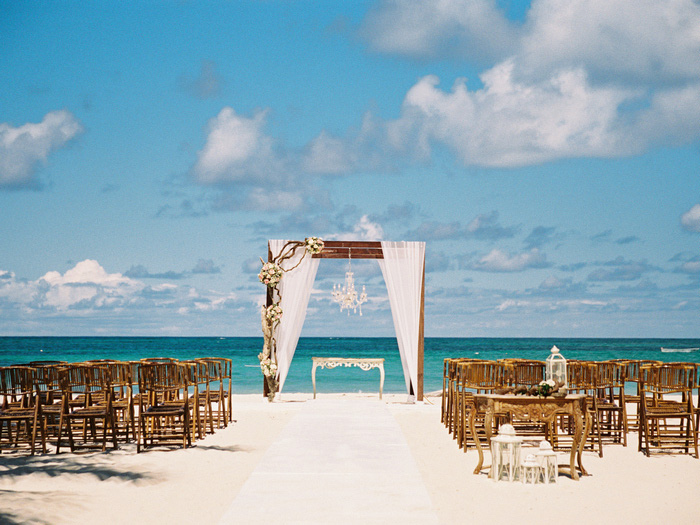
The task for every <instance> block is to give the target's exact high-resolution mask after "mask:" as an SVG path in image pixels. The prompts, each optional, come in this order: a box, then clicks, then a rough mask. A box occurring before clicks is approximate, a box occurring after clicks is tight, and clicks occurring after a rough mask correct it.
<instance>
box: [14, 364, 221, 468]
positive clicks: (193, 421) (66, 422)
mask: <svg viewBox="0 0 700 525" xmlns="http://www.w3.org/2000/svg"><path fill="white" fill-rule="evenodd" d="M231 368H232V364H231V360H230V359H226V358H219V357H211V358H198V359H194V360H189V361H178V360H177V359H173V358H146V359H142V360H140V361H129V362H123V361H113V360H95V361H87V362H83V363H65V362H57V361H40V362H32V363H28V364H27V365H18V366H10V367H0V400H1V401H0V452H2V451H3V450H6V449H7V450H12V451H15V450H18V449H20V448H25V449H27V450H29V451H30V453H31V454H34V453H35V451H36V449H37V447H40V450H41V452H43V453H46V450H47V447H46V444H47V441H51V440H53V443H54V444H55V447H56V453H59V452H60V450H61V448H65V447H66V446H69V447H70V450H71V451H74V450H76V449H78V448H83V447H87V448H94V447H97V448H100V449H102V450H103V451H104V450H106V446H107V442H108V441H109V442H110V443H111V445H112V446H113V447H114V448H117V447H118V443H119V442H120V441H122V442H130V441H135V442H136V448H137V452H140V451H141V450H142V449H143V448H145V447H149V446H154V445H160V444H178V445H179V444H181V445H182V446H183V447H188V446H190V445H191V444H192V442H193V441H194V440H195V439H198V438H199V439H201V438H203V437H204V436H205V434H206V433H213V432H214V431H215V429H216V428H224V427H226V426H227V425H228V424H229V423H230V422H231V421H232V415H233V414H232V406H231V401H232V388H231V387H232V384H231V382H232V376H231ZM66 441H67V442H66Z"/></svg>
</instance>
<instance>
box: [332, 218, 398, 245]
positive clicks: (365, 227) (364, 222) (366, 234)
mask: <svg viewBox="0 0 700 525" xmlns="http://www.w3.org/2000/svg"><path fill="white" fill-rule="evenodd" d="M323 238H324V239H335V240H339V241H380V240H382V239H383V238H384V230H383V228H382V226H381V225H380V224H378V223H376V222H373V221H371V220H370V219H369V217H368V216H367V215H363V216H362V217H360V220H359V221H357V222H356V223H355V224H354V225H353V227H352V232H343V233H332V234H328V235H324V236H323Z"/></svg>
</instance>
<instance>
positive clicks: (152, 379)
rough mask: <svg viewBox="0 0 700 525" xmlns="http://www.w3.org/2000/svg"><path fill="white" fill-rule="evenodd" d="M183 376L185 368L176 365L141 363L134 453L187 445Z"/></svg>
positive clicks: (188, 428) (186, 399) (187, 406)
mask: <svg viewBox="0 0 700 525" xmlns="http://www.w3.org/2000/svg"><path fill="white" fill-rule="evenodd" d="M187 375H188V372H187V368H186V367H185V366H183V365H180V364H178V363H142V364H141V366H140V367H139V396H138V397H139V415H138V439H137V441H136V452H137V453H138V452H141V449H144V448H146V447H152V446H157V445H161V444H162V445H174V444H181V445H182V446H183V448H186V447H188V446H191V444H192V435H191V426H190V425H191V423H190V401H189V395H188V389H189V385H188V381H187Z"/></svg>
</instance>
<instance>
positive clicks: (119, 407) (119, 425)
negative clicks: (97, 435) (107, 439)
mask: <svg viewBox="0 0 700 525" xmlns="http://www.w3.org/2000/svg"><path fill="white" fill-rule="evenodd" d="M101 363H103V366H105V367H106V368H107V369H108V370H109V374H110V380H111V381H110V387H111V389H112V392H111V394H112V395H111V402H112V409H113V411H114V427H115V431H116V432H117V438H119V436H121V435H123V436H124V441H125V442H126V443H129V439H130V438H129V433H131V438H132V439H133V440H134V441H136V423H135V420H136V418H135V414H134V396H133V379H132V375H131V374H132V367H131V363H129V362H122V361H107V360H105V361H102V362H101ZM104 402H105V401H104V400H100V401H99V402H98V404H103V403H104Z"/></svg>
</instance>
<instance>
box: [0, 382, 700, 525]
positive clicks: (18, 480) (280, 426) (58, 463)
mask: <svg viewBox="0 0 700 525" xmlns="http://www.w3.org/2000/svg"><path fill="white" fill-rule="evenodd" d="M310 398H311V395H305V394H294V395H286V394H285V395H283V396H282V401H281V402H275V403H268V402H267V401H266V400H265V399H263V398H262V397H261V396H258V395H250V396H234V412H235V413H234V419H236V423H235V424H233V425H230V426H229V427H228V428H226V429H224V430H218V431H217V432H216V433H215V434H213V435H209V436H208V437H207V438H206V439H204V440H199V441H197V443H196V447H193V448H191V449H187V450H181V449H177V450H156V449H154V450H149V451H147V452H145V453H142V454H136V450H135V446H134V445H126V446H122V447H121V449H120V450H118V451H114V452H107V453H104V454H102V453H85V454H70V453H61V454H60V455H58V456H57V455H54V454H47V455H37V456H35V457H33V458H32V457H29V456H27V455H24V454H23V455H8V454H3V455H2V456H0V523H10V524H11V523H50V524H64V523H76V524H78V523H80V524H82V523H106V524H121V523H125V524H126V523H129V524H135V523H171V524H179V523H182V524H185V523H202V524H208V523H218V522H219V520H220V519H221V518H222V516H224V515H225V514H226V513H227V511H228V510H229V509H230V508H231V507H232V504H233V502H234V500H235V499H236V496H237V495H238V494H239V492H241V489H242V488H243V487H244V485H245V484H246V481H247V480H248V479H249V478H252V477H253V476H252V474H253V473H254V472H256V467H258V465H264V464H265V463H266V461H265V458H266V452H268V449H269V450H270V451H271V453H272V451H273V450H279V448H278V447H277V446H275V447H271V446H272V445H273V444H275V443H276V441H277V439H278V437H280V436H281V435H282V436H284V434H283V430H284V429H285V428H286V427H287V424H288V423H290V422H293V418H294V417H295V416H297V415H298V414H300V412H302V410H301V409H302V408H303V407H305V406H306V407H307V409H309V408H313V407H310V405H309V403H312V401H311V399H310ZM348 398H351V399H353V400H357V399H363V400H366V402H373V403H380V401H379V400H378V399H377V398H376V396H374V397H370V396H364V395H350V396H343V395H327V394H326V395H322V396H321V395H320V396H319V399H320V400H321V399H333V400H337V401H338V402H339V403H340V402H342V400H343V399H348ZM428 399H429V400H430V398H428ZM404 401H405V396H392V395H385V396H384V400H383V403H386V406H387V408H388V411H387V412H386V413H387V417H390V416H393V418H394V420H395V422H396V423H397V424H398V427H399V428H400V429H401V430H402V431H403V435H404V437H405V440H406V443H407V444H408V447H409V449H410V453H411V455H412V457H413V460H415V465H416V466H417V469H418V476H420V477H422V482H423V484H424V487H425V489H426V490H427V493H428V495H429V498H430V501H431V502H432V512H434V514H435V515H437V517H438V519H439V521H440V522H441V523H445V524H451V523H486V522H489V523H499V522H505V521H506V520H507V521H512V522H514V523H516V522H517V523H536V522H540V523H541V522H548V521H558V522H559V521H565V522H567V523H603V524H605V523H635V524H646V523H649V524H652V523H661V522H669V523H674V524H685V523H687V524H691V523H693V524H694V523H698V522H699V521H700V497H698V491H699V490H700V460H697V459H695V458H692V457H690V456H652V457H651V458H647V457H645V456H644V455H642V454H641V453H639V452H637V436H636V434H630V435H629V444H628V446H627V448H624V447H622V446H607V447H605V449H604V454H605V456H604V457H603V458H599V457H598V455H597V454H596V453H593V452H586V453H584V458H583V461H584V466H585V467H586V469H587V470H588V472H589V473H590V474H591V476H587V477H583V478H582V479H581V481H578V482H576V481H573V480H570V479H569V478H568V477H565V476H560V477H559V481H558V483H557V484H556V485H550V486H534V487H533V486H525V485H521V484H506V483H494V482H492V481H490V480H489V479H488V478H487V477H486V476H485V475H479V476H475V475H473V474H472V471H473V469H474V467H475V465H476V461H477V453H476V451H475V450H474V449H470V450H469V452H467V453H464V452H462V451H461V450H459V449H458V448H457V446H456V444H455V442H454V441H453V440H452V438H451V436H450V435H449V434H448V433H447V431H446V429H445V428H444V427H443V426H442V424H441V423H440V407H439V398H433V399H432V401H433V403H435V404H434V405H431V404H429V403H426V404H415V405H409V404H406V403H404ZM319 406H320V405H319ZM305 412H308V410H305ZM338 412H339V413H342V403H341V404H339V405H338ZM564 456H566V455H562V458H563V457H564ZM268 458H269V456H268ZM487 461H488V459H487ZM562 462H563V460H562ZM268 463H269V461H268ZM249 486H250V484H249ZM317 492H318V501H316V502H311V504H315V505H318V506H319V507H322V506H323V503H324V494H323V491H322V490H319V491H317ZM352 497H353V494H352V493H348V499H349V500H350V499H351V498H352ZM276 521H277V522H279V523H284V522H285V519H284V516H280V517H279V519H278V520H276ZM324 521H325V522H326V523H334V522H337V520H336V521H334V519H333V516H331V515H329V516H327V519H326V520H324ZM314 522H318V520H314ZM358 522H361V521H360V520H358ZM387 523H391V520H388V521H387Z"/></svg>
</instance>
